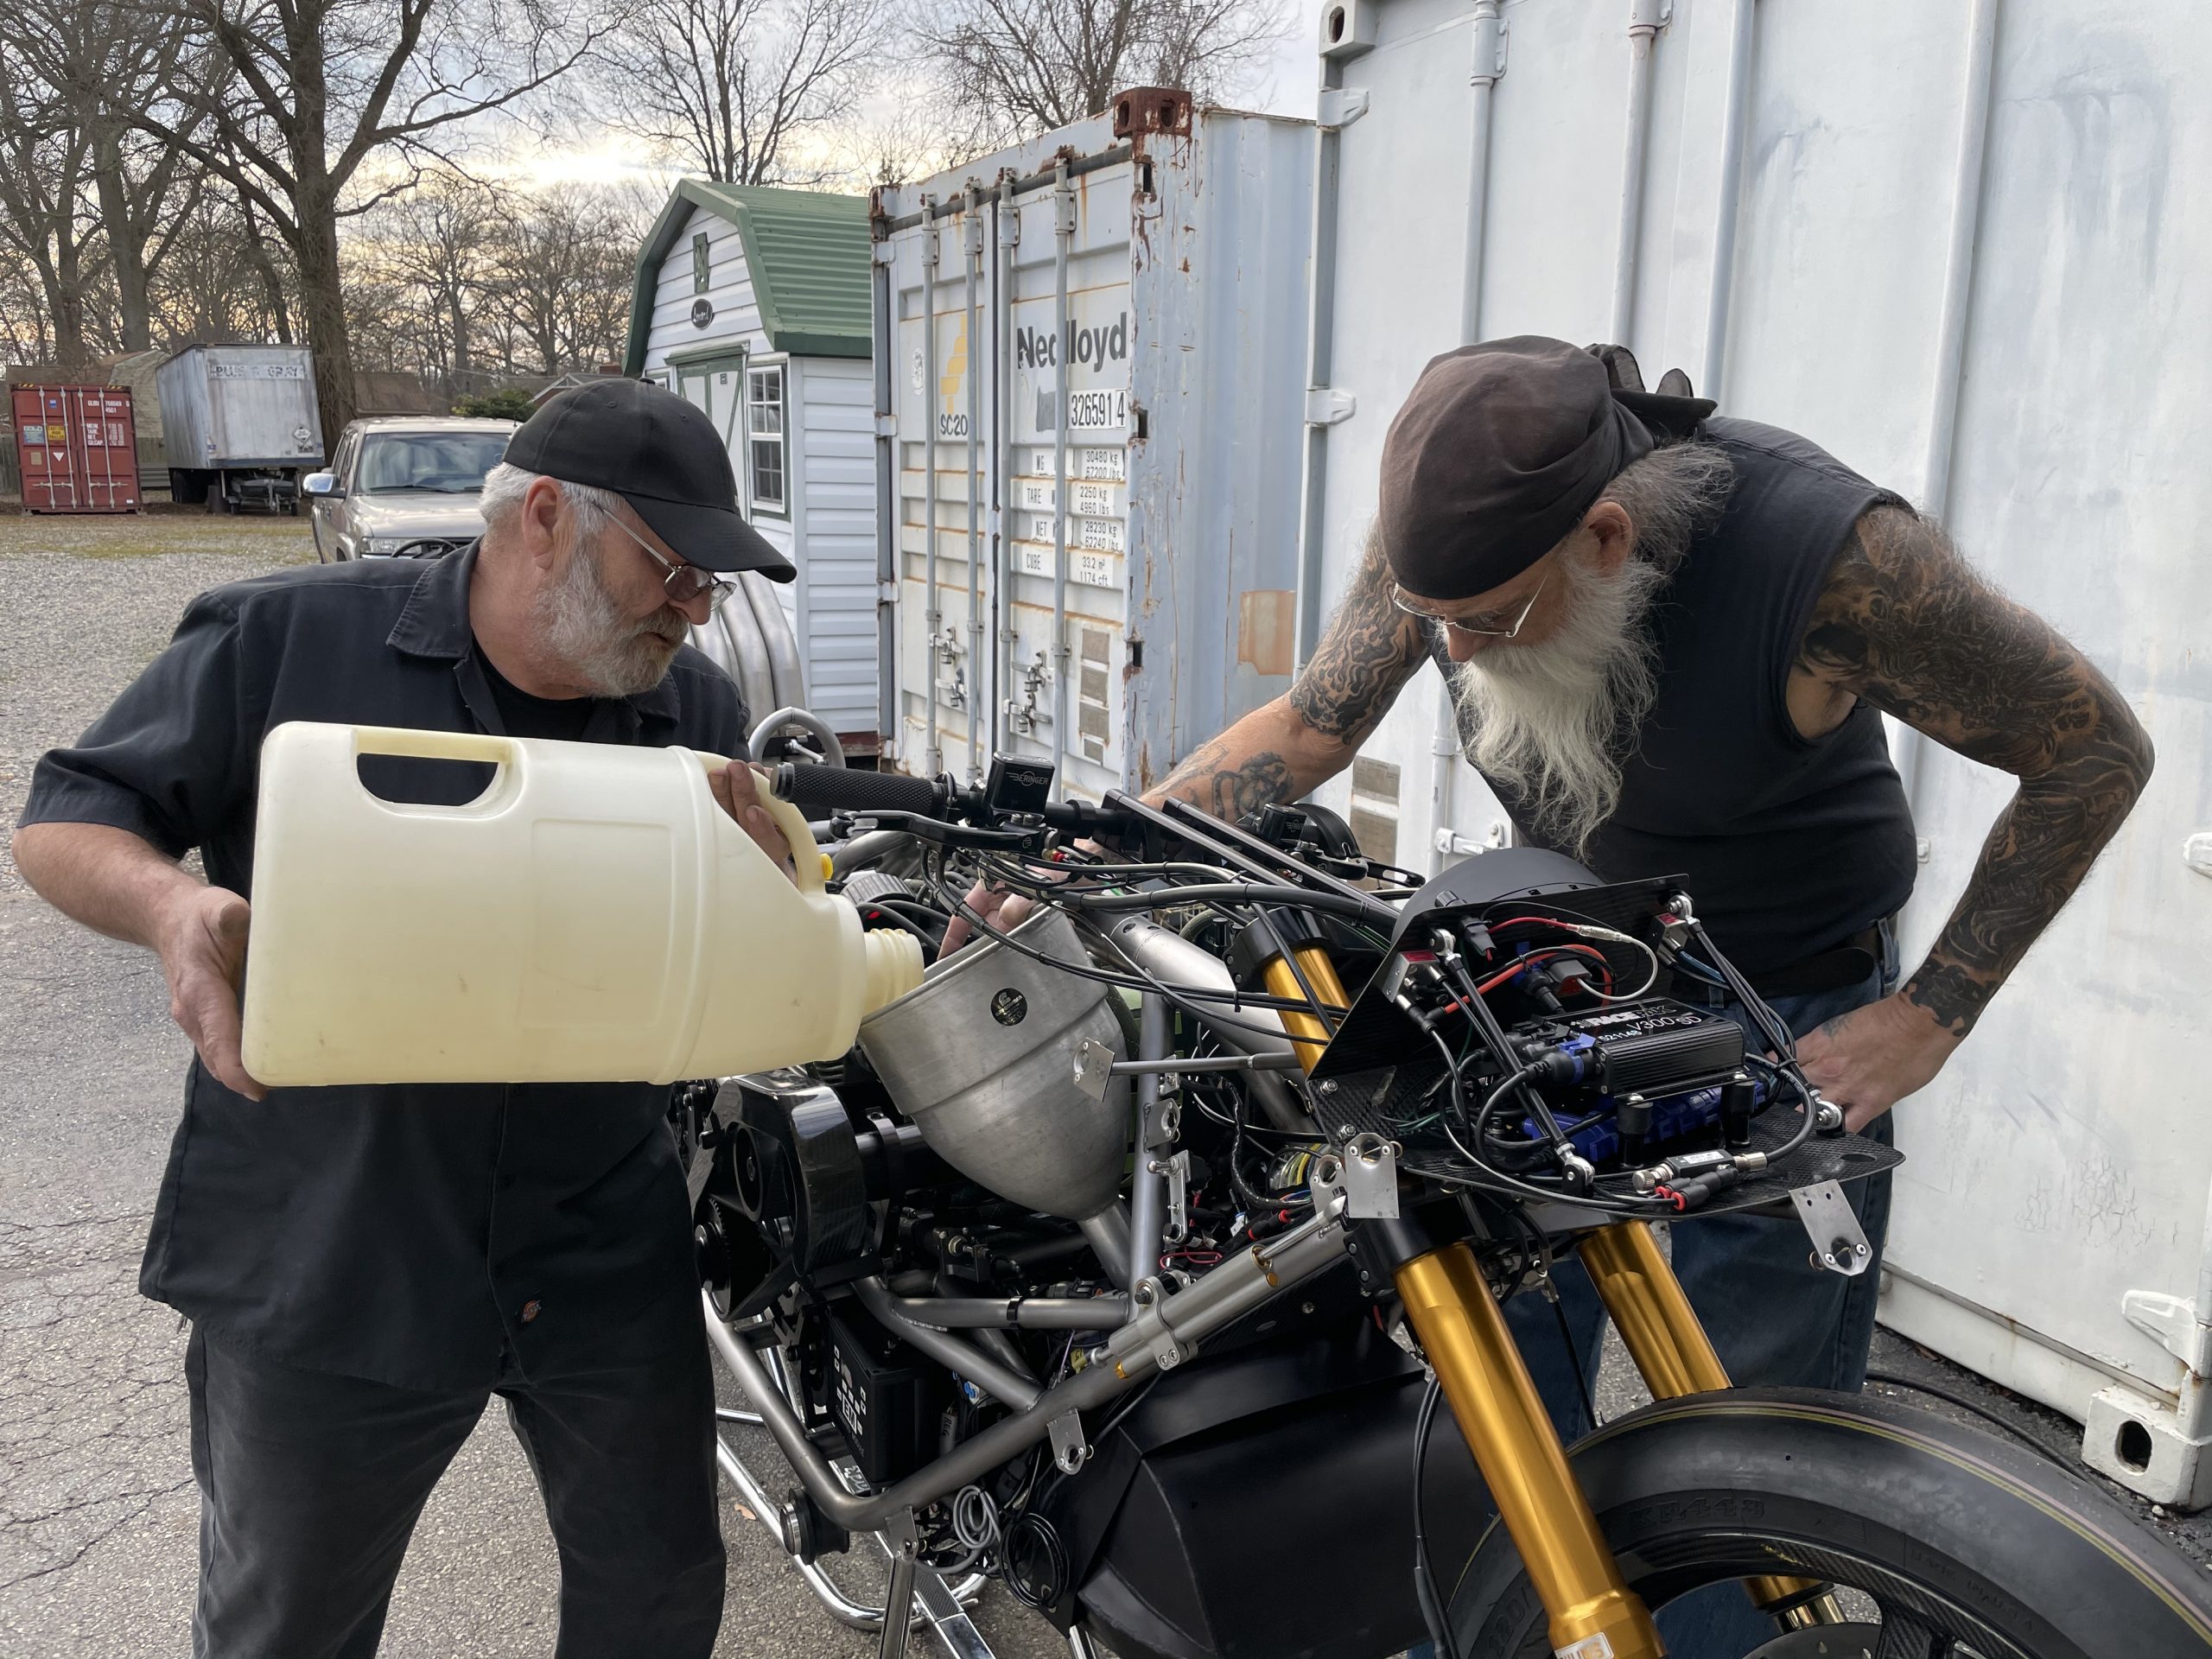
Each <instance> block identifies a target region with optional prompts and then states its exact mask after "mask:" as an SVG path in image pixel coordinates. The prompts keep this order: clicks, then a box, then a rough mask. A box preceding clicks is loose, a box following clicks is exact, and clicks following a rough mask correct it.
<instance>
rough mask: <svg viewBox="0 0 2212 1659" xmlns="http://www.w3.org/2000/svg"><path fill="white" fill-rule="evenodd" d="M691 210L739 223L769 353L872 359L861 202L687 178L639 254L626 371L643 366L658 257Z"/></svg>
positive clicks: (865, 232) (864, 204) (674, 239)
mask: <svg viewBox="0 0 2212 1659" xmlns="http://www.w3.org/2000/svg"><path fill="white" fill-rule="evenodd" d="M694 207H703V208H705V209H706V210H707V211H708V212H709V213H713V214H715V215H716V216H717V217H719V218H721V219H728V221H729V222H730V223H731V224H733V225H734V226H737V234H738V238H739V241H740V242H741V245H743V247H744V249H745V264H746V270H747V272H748V273H749V274H750V276H751V277H752V278H753V296H754V298H755V299H756V300H757V301H758V302H759V303H760V326H761V327H763V328H764V329H766V332H767V335H768V344H769V346H770V348H771V349H772V350H774V351H779V352H791V353H797V354H798V355H801V356H806V357H866V356H868V353H869V350H870V346H869V340H868V257H869V253H868V244H869V238H868V198H867V197H866V196H833V195H829V194H824V193H823V192H821V191H818V190H783V189H778V188H774V187H773V186H770V185H760V184H750V185H748V184H715V183H714V182H712V181H709V180H706V179H683V180H681V181H678V182H677V187H676V190H675V193H674V194H672V195H671V196H670V197H669V199H668V206H667V207H664V208H662V209H661V214H660V217H659V218H658V219H656V220H654V221H653V228H652V234H651V235H649V236H648V237H646V238H645V246H644V247H643V248H641V249H640V250H639V252H638V269H637V275H636V278H635V285H634V287H633V288H632V292H631V296H630V347H629V352H628V354H627V357H626V361H625V363H624V365H623V367H624V370H625V372H627V373H630V374H633V375H634V374H638V373H640V372H643V370H644V368H645V339H646V336H647V335H648V334H651V333H652V324H653V295H654V292H655V290H656V289H658V287H659V285H660V267H661V261H662V260H664V259H665V258H666V257H668V253H669V250H670V249H671V248H673V247H674V246H675V245H676V242H677V238H678V237H680V236H682V235H683V227H684V226H685V225H687V224H688V223H690V219H691V210H692V209H693V208H694Z"/></svg>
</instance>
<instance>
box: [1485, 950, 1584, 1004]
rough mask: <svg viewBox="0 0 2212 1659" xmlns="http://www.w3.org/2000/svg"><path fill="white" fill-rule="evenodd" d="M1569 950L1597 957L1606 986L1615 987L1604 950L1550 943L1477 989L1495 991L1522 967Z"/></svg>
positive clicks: (1518, 959)
mask: <svg viewBox="0 0 2212 1659" xmlns="http://www.w3.org/2000/svg"><path fill="white" fill-rule="evenodd" d="M1567 950H1572V951H1575V952H1578V953H1579V954H1580V955H1582V956H1586V957H1595V958H1596V959H1597V963H1598V966H1599V969H1600V970H1602V971H1603V972H1604V974H1605V988H1606V989H1607V990H1608V991H1610V990H1611V989H1612V988H1613V970H1612V969H1611V967H1610V966H1608V965H1607V963H1606V962H1605V952H1604V951H1602V950H1599V949H1598V948H1597V947H1596V946H1594V945H1588V944H1548V945H1546V946H1545V947H1544V948H1543V949H1542V950H1532V951H1530V952H1529V954H1528V955H1527V956H1525V957H1516V958H1515V960H1514V963H1513V965H1512V966H1511V967H1510V968H1507V969H1503V970H1502V971H1500V972H1498V973H1496V974H1493V975H1491V976H1490V977H1489V978H1488V979H1485V980H1483V981H1481V982H1479V983H1478V984H1477V985H1476V987H1475V989H1476V990H1477V991H1478V992H1482V993H1485V994H1486V993H1488V992H1491V991H1493V990H1495V989H1497V987H1499V986H1500V985H1503V984H1504V983H1505V982H1506V981H1507V980H1509V979H1511V978H1512V977H1513V976H1515V975H1516V974H1518V973H1519V972H1520V971H1521V970H1522V969H1524V968H1528V967H1530V966H1533V965H1534V964H1535V963H1539V962H1542V961H1545V960H1546V959H1547V958H1548V957H1555V956H1558V955H1560V953H1561V952H1562V951H1567Z"/></svg>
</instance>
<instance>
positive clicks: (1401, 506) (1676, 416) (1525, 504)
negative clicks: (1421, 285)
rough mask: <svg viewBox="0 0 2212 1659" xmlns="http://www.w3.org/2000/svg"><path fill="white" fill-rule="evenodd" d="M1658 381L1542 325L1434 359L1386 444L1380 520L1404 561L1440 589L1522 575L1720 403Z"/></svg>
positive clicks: (1470, 589)
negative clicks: (1626, 475)
mask: <svg viewBox="0 0 2212 1659" xmlns="http://www.w3.org/2000/svg"><path fill="white" fill-rule="evenodd" d="M1676 384H1679V385H1681V391H1683V392H1684V393H1687V392H1688V382H1687V381H1686V380H1683V379H1682V378H1681V376H1680V375H1679V374H1669V376H1667V378H1665V379H1663V380H1662V381H1661V382H1660V385H1661V391H1659V392H1658V393H1649V392H1646V391H1644V390H1643V382H1642V379H1641V378H1640V377H1639V376H1638V375H1637V368H1636V360H1635V359H1633V358H1632V357H1630V355H1629V354H1628V353H1627V352H1626V351H1625V350H1624V349H1623V348H1622V347H1620V346H1592V347H1590V348H1589V349H1588V350H1587V351H1585V350H1582V349H1580V348H1579V347H1577V346H1570V345H1568V344H1567V342H1566V341H1565V340H1546V339H1543V338H1541V336H1538V335H1535V334H1522V335H1517V336H1516V337H1515V338H1513V339H1511V340H1486V341H1484V342H1483V343H1482V344H1480V345H1477V346H1462V347H1460V348H1459V350H1458V351H1456V352H1446V353H1445V354H1444V355H1443V356H1441V357H1439V358H1434V359H1431V360H1430V362H1429V365H1428V366H1427V368H1425V369H1423V370H1422V371H1421V378H1420V379H1419V380H1418V381H1416V382H1414V390H1413V395H1412V396H1411V397H1408V398H1407V399H1406V405H1405V407H1404V408H1403V409H1402V410H1399V411H1398V418H1397V419H1396V420H1395V421H1393V422H1392V423H1390V434H1389V437H1388V438H1387V439H1385V440H1384V442H1383V493H1382V501H1381V504H1380V507H1379V510H1378V513H1377V522H1378V525H1379V528H1380V529H1381V531H1382V534H1383V553H1384V555H1385V556H1386V557H1387V558H1388V559H1389V563H1390V572H1391V574H1392V575H1395V577H1396V578H1397V579H1398V582H1399V583H1400V584H1401V585H1402V587H1403V588H1405V589H1406V590H1407V591H1408V593H1412V594H1419V595H1421V597H1423V598H1426V599H1467V598H1471V597H1472V596H1473V595H1474V594H1484V593H1488V592H1490V591H1491V589H1492V588H1498V587H1502V586H1503V585H1504V584H1505V583H1506V582H1510V581H1512V580H1513V578H1514V577H1516V576H1517V575H1520V574H1521V573H1522V571H1523V570H1526V569H1528V568H1529V566H1530V565H1532V564H1534V563H1535V562H1536V561H1537V560H1538V559H1540V558H1541V557H1543V556H1544V555H1545V554H1546V553H1547V552H1548V551H1550V550H1551V549H1552V548H1554V547H1555V546H1556V545H1558V543H1560V540H1561V539H1562V538H1563V537H1565V536H1566V535H1567V532H1568V531H1571V530H1573V528H1574V527H1575V525H1576V524H1580V522H1581V520H1582V515H1583V514H1584V513H1586V512H1589V511H1590V508H1591V506H1592V505H1593V504H1594V503H1595V502H1596V501H1597V499H1598V498H1599V495H1600V494H1602V493H1604V491H1605V486H1606V485H1607V484H1609V483H1611V481H1612V480H1613V479H1614V477H1615V476H1616V475H1617V474H1619V473H1620V471H1621V470H1622V468H1624V467H1627V466H1628V465H1629V464H1630V462H1631V461H1639V460H1641V459H1642V458H1643V456H1645V455H1647V454H1650V453H1651V451H1652V449H1653V448H1654V447H1655V446H1656V444H1657V443H1658V442H1662V441H1665V440H1672V439H1675V438H1681V437H1687V436H1688V435H1691V434H1692V433H1694V431H1695V430H1696V429H1697V427H1698V426H1699V424H1700V423H1702V422H1703V420H1704V419H1705V417H1706V416H1708V415H1710V414H1711V413H1712V412H1713V404H1712V403H1711V402H1710V401H1709V400H1707V399H1706V398H1701V397H1688V396H1676V395H1672V391H1673V387H1674V386H1675V385H1676Z"/></svg>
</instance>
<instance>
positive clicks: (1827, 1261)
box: [1789, 1181, 1874, 1279]
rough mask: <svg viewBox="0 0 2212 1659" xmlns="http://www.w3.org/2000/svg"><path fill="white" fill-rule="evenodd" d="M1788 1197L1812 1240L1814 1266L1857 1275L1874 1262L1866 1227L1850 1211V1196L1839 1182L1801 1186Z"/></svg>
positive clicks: (1847, 1274)
mask: <svg viewBox="0 0 2212 1659" xmlns="http://www.w3.org/2000/svg"><path fill="white" fill-rule="evenodd" d="M1789 1201H1790V1202H1791V1203H1792V1204H1794V1205H1796V1206H1797V1218H1798V1220H1800V1221H1802V1222H1803V1223H1804V1224H1805V1234H1806V1236H1808V1238H1810V1239H1811V1240H1812V1241H1813V1265H1814V1266H1815V1267H1816V1268H1827V1270H1828V1271H1829V1272H1830V1273H1840V1274H1842V1275H1843V1276H1844V1277H1845V1278H1847V1279H1856V1278H1857V1277H1858V1276H1859V1274H1862V1273H1864V1272H1866V1269H1867V1268H1870V1267H1872V1265H1873V1262H1874V1247H1873V1246H1872V1245H1871V1244H1869V1243H1867V1242H1866V1230H1864V1229H1863V1228H1861V1227H1860V1226H1859V1217H1857V1216H1855V1215H1853V1214H1852V1212H1851V1200H1850V1199H1849V1198H1846V1197H1844V1196H1843V1188H1842V1187H1841V1185H1839V1184H1838V1183H1836V1182H1834V1181H1822V1182H1821V1184H1820V1185H1818V1186H1801V1187H1798V1188H1797V1189H1796V1191H1794V1192H1791V1193H1790V1195H1789Z"/></svg>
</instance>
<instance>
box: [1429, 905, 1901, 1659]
mask: <svg viewBox="0 0 2212 1659" xmlns="http://www.w3.org/2000/svg"><path fill="white" fill-rule="evenodd" d="M1882 947H1883V961H1882V964H1881V966H1880V968H1878V969H1877V970H1876V971H1875V972H1874V973H1872V974H1871V975H1869V976H1867V978H1866V981H1865V982H1863V983H1861V984H1858V985H1850V986H1846V987H1844V988H1841V989H1840V990H1834V991H1821V992H1817V993H1815V994H1813V995H1805V996H1777V997H1770V998H1769V999H1768V1000H1767V1006H1768V1007H1771V1008H1772V1009H1773V1010H1774V1012H1775V1014H1777V1016H1778V1017H1779V1018H1780V1019H1781V1020H1782V1022H1783V1024H1784V1025H1786V1026H1788V1027H1789V1030H1790V1033H1791V1034H1792V1035H1793V1036H1798V1037H1802V1036H1803V1035H1804V1034H1805V1033H1807V1032H1808V1031H1810V1030H1812V1029H1813V1027H1815V1026H1817V1025H1819V1024H1820V1023H1821V1021H1822V1020H1833V1019H1834V1018H1835V1016H1836V1015H1838V1014H1846V1013H1848V1012H1849V1011H1850V1010H1852V1009H1853V1008H1857V1007H1865V1006H1866V1004H1867V1003H1869V1002H1873V1001H1878V1000H1879V999H1881V998H1882V997H1884V996H1886V995H1889V993H1890V992H1891V990H1893V989H1895V988H1896V987H1897V938H1896V934H1895V932H1894V931H1893V930H1892V928H1891V926H1890V925H1888V924H1886V923H1885V925H1883V928H1882ZM1722 1012H1724V1013H1726V1014H1728V1015H1729V1017H1730V1018H1732V1019H1734V1020H1737V1021H1738V1023H1739V1024H1741V1025H1743V1026H1744V1027H1745V1029H1746V1030H1747V1031H1748V1030H1749V1029H1750V1020H1749V1016H1748V1015H1746V1014H1744V1013H1743V1011H1742V1010H1741V1009H1740V1008H1738V1007H1736V1006H1735V1005H1734V1004H1733V1003H1731V1004H1729V1005H1728V1006H1727V1007H1726V1008H1724V1009H1723V1010H1722ZM1866 1134H1868V1135H1872V1136H1873V1137H1874V1138H1876V1139H1878V1140H1879V1141H1884V1142H1886V1141H1888V1140H1889V1138H1890V1120H1889V1119H1888V1118H1887V1117H1886V1116H1885V1117H1881V1118H1878V1119H1877V1120H1876V1121H1875V1122H1874V1123H1873V1124H1872V1125H1871V1126H1870V1127H1869V1128H1867V1129H1866ZM1844 1191H1845V1192H1846V1193H1847V1194H1848V1195H1849V1196H1850V1199H1851V1207H1852V1208H1853V1211H1856V1212H1857V1213H1858V1216H1859V1225H1860V1226H1861V1227H1862V1228H1863V1229H1864V1230H1866V1242H1867V1243H1869V1244H1871V1245H1872V1246H1873V1249H1874V1259H1873V1261H1872V1262H1871V1263H1869V1264H1868V1267H1867V1269H1866V1272H1865V1273H1863V1274H1859V1275H1858V1276H1857V1277H1855V1278H1850V1279H1846V1278H1844V1277H1843V1276H1842V1275H1841V1274H1834V1273H1829V1272H1827V1270H1826V1269H1825V1268H1815V1267H1814V1266H1813V1265H1812V1262H1811V1260H1810V1257H1811V1255H1812V1249H1811V1242H1810V1241H1809V1240H1808V1238H1807V1237H1806V1236H1805V1229H1804V1227H1803V1226H1802V1224H1800V1223H1799V1222H1798V1221H1797V1219H1796V1217H1794V1216H1793V1217H1790V1218H1789V1219H1787V1220H1780V1219H1769V1218H1767V1217H1762V1216H1716V1217H1713V1218H1712V1219H1710V1220H1702V1221H1700V1220H1690V1221H1684V1222H1681V1223H1679V1224H1676V1225H1675V1226H1674V1227H1673V1228H1671V1229H1670V1232H1671V1233H1672V1235H1673V1253H1674V1264H1675V1277H1676V1278H1678V1279H1680V1280H1681V1281H1682V1289H1683V1291H1684V1292H1685V1293H1686V1294H1688V1297H1689V1299H1690V1305H1691V1306H1693V1307H1694V1308H1695V1309H1696V1311H1697V1316H1698V1319H1699V1320H1700V1323H1702V1324H1703V1325H1704V1326H1705V1329H1706V1333H1707V1335H1708V1336H1710V1337H1711V1338H1713V1347H1714V1348H1715V1349H1716V1350H1718V1351H1719V1355H1720V1363H1722V1364H1723V1365H1725V1366H1726V1367H1727V1368H1728V1376H1729V1378H1730V1380H1731V1381H1732V1382H1734V1383H1737V1384H1738V1386H1745V1387H1748V1386H1751V1385H1755V1384H1764V1385H1767V1386H1770V1387H1796V1388H1806V1389H1840V1390H1843V1391H1845V1392H1847V1393H1853V1394H1855V1393H1857V1392H1858V1391H1859V1389H1860V1388H1862V1387H1863V1386H1865V1384H1866V1351H1867V1348H1868V1347H1869V1345H1871V1344H1872V1342H1873V1339H1874V1299H1875V1294H1876V1293H1877V1291H1878V1289H1879V1287H1880V1281H1881V1271H1880V1269H1881V1265H1882V1241H1883V1237H1884V1236H1885V1234H1886V1233H1887V1232H1888V1231H1889V1225H1890V1178H1889V1176H1888V1175H1887V1174H1882V1175H1876V1176H1873V1177H1872V1178H1871V1179H1866V1180H1863V1181H1853V1183H1852V1184H1851V1185H1848V1186H1847V1187H1845V1188H1844ZM1553 1278H1554V1285H1555V1287H1557V1289H1558V1291H1559V1306H1558V1308H1557V1309H1556V1310H1554V1308H1552V1307H1551V1306H1548V1305H1547V1304H1546V1303H1545V1301H1544V1300H1543V1299H1542V1298H1541V1297H1538V1296H1533V1295H1532V1296H1517V1297H1516V1298H1515V1299H1514V1300H1512V1301H1510V1302H1509V1303H1508V1304H1507V1305H1506V1309H1505V1319H1506V1324H1507V1325H1509V1326H1510V1327H1511V1329H1512V1332H1513V1335H1514V1338H1515V1340H1516V1343H1517V1344H1519V1346H1520V1349H1521V1354H1522V1357H1523V1358H1524V1359H1526V1360H1527V1361H1528V1363H1529V1375H1530V1376H1532V1377H1533V1378H1534V1379H1535V1383H1536V1388H1537V1390H1538V1391H1539V1392H1540V1393H1541V1395H1543V1397H1544V1403H1545V1405H1546V1406H1548V1408H1550V1411H1551V1415H1552V1421H1553V1422H1554V1424H1556V1425H1557V1427H1558V1428H1559V1432H1560V1438H1561V1439H1563V1440H1567V1441H1568V1442H1570V1443H1572V1442H1573V1441H1574V1440H1580V1438H1581V1437H1582V1436H1583V1435H1585V1434H1587V1433H1589V1432H1590V1431H1591V1429H1592V1427H1594V1425H1592V1423H1591V1422H1590V1421H1589V1420H1588V1418H1587V1416H1586V1414H1584V1412H1583V1409H1582V1389H1581V1388H1580V1387H1578V1386H1577V1384H1576V1382H1575V1373H1576V1371H1577V1370H1580V1372H1581V1373H1582V1378H1583V1386H1585V1387H1588V1386H1592V1385H1594V1383H1596V1380H1597V1376H1598V1362H1599V1344H1600V1339H1601V1338H1602V1337H1603V1335H1604V1332H1605V1307H1604V1306H1603V1305H1602V1304H1601V1303H1600V1302H1599V1300H1598V1292H1597V1289H1596V1287H1594V1286H1592V1284H1591V1282H1590V1276H1589V1274H1586V1273H1585V1272H1584V1271H1583V1269H1582V1264H1581V1263H1580V1262H1561V1263H1560V1264H1559V1265H1558V1268H1557V1269H1556V1271H1555V1272H1554V1276H1553ZM1561 1314H1564V1315H1565V1316H1566V1322H1567V1333H1568V1335H1569V1336H1571V1338H1572V1339H1573V1348H1574V1352H1573V1355H1572V1356H1570V1355H1569V1354H1568V1353H1567V1343H1566V1341H1565V1340H1563V1339H1562V1337H1561V1334H1560V1315H1561ZM1444 1588H1445V1590H1446V1592H1447V1593H1448V1592H1449V1589H1450V1585H1449V1582H1448V1581H1447V1583H1446V1586H1444ZM1658 1624H1659V1634H1660V1636H1661V1637H1663V1638H1664V1639H1665V1641H1666V1643H1667V1651H1668V1652H1669V1653H1670V1654H1681V1655H1683V1656H1685V1659H1739V1656H1741V1655H1744V1654H1746V1653H1749V1652H1750V1651H1751V1649H1754V1648H1756V1647H1758V1646H1759V1645H1760V1644H1761V1643H1766V1642H1771V1641H1772V1640H1773V1639H1774V1637H1775V1627H1774V1621H1773V1620H1771V1619H1770V1618H1764V1617H1762V1616H1760V1615H1759V1614H1758V1613H1757V1612H1756V1611H1754V1610H1753V1609H1752V1607H1751V1601H1750V1599H1749V1598H1748V1597H1746V1596H1745V1594H1744V1592H1743V1590H1742V1588H1741V1586H1738V1585H1733V1584H1719V1585H1713V1586H1708V1587H1707V1588H1706V1589H1703V1590H1699V1591H1694V1592H1691V1593H1690V1594H1689V1595H1687V1596H1684V1597H1683V1598H1681V1599H1680V1600H1679V1601H1677V1602H1675V1604H1674V1605H1672V1606H1670V1607H1669V1608H1668V1609H1667V1610H1666V1611H1663V1612H1662V1613H1661V1614H1660V1615H1659V1616H1658ZM1431 1656H1433V1649H1431V1648H1430V1647H1429V1645H1428V1644H1427V1643H1421V1645H1420V1646H1418V1647H1416V1648H1414V1649H1413V1650H1412V1652H1411V1654H1410V1655H1409V1656H1408V1659H1431Z"/></svg>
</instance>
